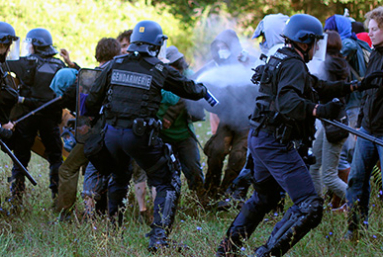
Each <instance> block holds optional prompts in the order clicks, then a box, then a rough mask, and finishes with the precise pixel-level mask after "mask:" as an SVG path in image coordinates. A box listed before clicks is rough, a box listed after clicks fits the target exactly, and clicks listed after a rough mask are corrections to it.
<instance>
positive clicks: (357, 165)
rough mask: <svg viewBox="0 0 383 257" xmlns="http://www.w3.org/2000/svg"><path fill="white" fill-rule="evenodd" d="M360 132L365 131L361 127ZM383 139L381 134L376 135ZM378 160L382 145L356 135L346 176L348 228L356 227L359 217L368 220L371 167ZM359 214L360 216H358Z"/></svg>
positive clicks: (380, 157) (381, 156)
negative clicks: (349, 218) (348, 172)
mask: <svg viewBox="0 0 383 257" xmlns="http://www.w3.org/2000/svg"><path fill="white" fill-rule="evenodd" d="M360 131H361V132H364V133H367V132H366V130H364V129H363V128H361V129H360ZM378 138H379V139H383V136H380V137H378ZM378 160H380V164H381V168H382V164H383V147H382V146H379V145H377V144H374V143H372V142H371V141H368V140H366V139H363V138H360V137H358V139H357V140H356V146H355V152H354V157H353V161H352V165H351V171H350V175H349V177H348V188H347V194H346V197H347V202H348V206H349V207H350V209H351V215H349V216H350V217H351V218H352V221H351V220H350V224H349V230H354V229H356V228H357V227H358V225H359V222H360V218H362V219H363V220H364V221H367V220H368V205H369V201H370V177H371V172H372V169H373V167H374V166H375V164H376V162H377V161H378ZM360 214H361V217H360V216H359V215H360Z"/></svg>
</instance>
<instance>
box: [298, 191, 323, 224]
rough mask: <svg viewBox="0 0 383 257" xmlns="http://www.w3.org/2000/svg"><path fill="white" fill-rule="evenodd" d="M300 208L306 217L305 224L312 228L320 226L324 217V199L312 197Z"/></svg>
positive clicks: (300, 205) (301, 204)
mask: <svg viewBox="0 0 383 257" xmlns="http://www.w3.org/2000/svg"><path fill="white" fill-rule="evenodd" d="M298 206H299V210H300V211H301V212H302V213H303V214H304V215H305V223H306V224H307V225H309V226H310V227H311V228H315V227H316V226H318V224H319V223H320V222H321V220H322V216H323V199H322V198H320V197H310V198H308V199H306V200H305V201H303V202H301V203H300V204H299V205H298Z"/></svg>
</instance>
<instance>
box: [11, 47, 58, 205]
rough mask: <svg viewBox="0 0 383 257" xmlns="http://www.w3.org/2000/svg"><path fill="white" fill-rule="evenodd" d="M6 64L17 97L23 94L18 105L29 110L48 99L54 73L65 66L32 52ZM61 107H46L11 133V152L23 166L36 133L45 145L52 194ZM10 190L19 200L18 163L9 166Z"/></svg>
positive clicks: (55, 182)
mask: <svg viewBox="0 0 383 257" xmlns="http://www.w3.org/2000/svg"><path fill="white" fill-rule="evenodd" d="M8 64H9V67H10V69H11V71H12V72H14V73H15V74H16V76H17V78H18V79H20V82H21V85H22V88H21V90H20V96H22V97H25V100H24V102H23V103H22V106H23V107H24V108H25V109H26V111H32V110H34V109H35V108H37V107H39V106H40V105H41V104H43V103H44V102H47V101H49V100H52V99H53V98H54V97H55V93H54V92H53V91H52V89H50V88H49V86H50V83H51V81H52V79H53V77H54V75H55V74H56V72H57V71H58V70H59V69H61V68H63V67H65V64H64V63H63V62H62V61H61V60H60V59H57V58H53V57H46V56H42V55H40V54H32V55H30V56H27V57H22V58H20V59H19V60H17V61H8ZM24 114H25V113H24ZM61 115H62V110H61V108H60V107H59V106H56V107H54V106H53V107H49V108H46V109H43V110H42V111H40V112H38V113H36V114H35V115H33V116H30V117H29V118H27V119H25V120H23V121H21V122H20V123H18V124H17V125H16V131H15V133H14V153H15V155H16V157H17V158H18V159H19V160H20V162H21V163H22V164H23V165H24V166H27V165H28V163H29V160H30V158H31V147H32V145H33V143H34V141H35V137H36V135H37V134H38V133H39V135H40V137H41V140H42V142H43V144H44V146H45V149H46V150H45V153H46V155H47V159H48V161H49V164H50V174H49V176H50V185H49V188H50V189H51V191H52V197H55V195H56V194H57V192H58V169H59V167H60V165H61V163H62V142H61V138H60V130H59V124H60V122H61ZM11 181H12V186H11V193H12V196H13V197H16V199H17V200H20V199H21V197H22V192H23V191H24V189H25V184H24V181H25V178H24V175H22V173H21V172H20V170H19V167H18V166H15V165H14V166H13V169H12V178H11Z"/></svg>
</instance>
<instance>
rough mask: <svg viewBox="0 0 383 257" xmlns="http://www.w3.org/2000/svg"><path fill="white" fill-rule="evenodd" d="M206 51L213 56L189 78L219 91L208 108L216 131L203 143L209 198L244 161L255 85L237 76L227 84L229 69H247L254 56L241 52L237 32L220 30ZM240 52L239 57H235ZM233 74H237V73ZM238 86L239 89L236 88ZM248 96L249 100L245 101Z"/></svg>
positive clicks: (222, 188)
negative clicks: (215, 119) (216, 103)
mask: <svg viewBox="0 0 383 257" xmlns="http://www.w3.org/2000/svg"><path fill="white" fill-rule="evenodd" d="M210 52H211V54H212V56H213V59H212V60H211V61H209V62H208V63H207V64H205V65H204V66H203V67H202V68H201V69H200V70H199V71H197V72H196V73H195V74H194V75H193V77H195V78H199V79H200V80H201V81H204V79H207V80H209V82H210V83H209V89H210V90H212V92H214V93H217V94H219V95H218V96H217V97H219V99H220V102H221V103H220V105H219V106H217V108H214V110H208V111H212V112H214V113H215V114H217V115H218V118H219V125H218V128H217V131H216V133H215V134H214V135H213V136H212V137H211V138H210V139H209V140H208V141H207V142H206V144H205V146H204V153H205V154H206V155H207V157H208V160H207V165H208V167H207V172H206V180H205V189H206V190H207V194H208V196H209V197H211V198H217V197H218V196H219V195H221V194H223V193H224V192H225V191H226V189H227V188H228V187H229V185H230V184H231V182H232V181H233V180H234V179H235V178H236V177H237V176H238V174H239V172H240V171H241V169H242V167H243V165H244V164H245V160H246V151H247V134H248V131H249V125H248V121H247V119H248V115H249V114H250V111H249V110H250V109H251V108H252V104H253V99H254V98H253V96H254V97H255V93H256V92H255V91H256V88H255V87H254V86H253V85H251V84H250V82H249V81H246V82H245V83H246V84H245V85H244V84H243V81H240V79H236V80H237V81H235V82H234V83H230V82H231V80H230V78H232V77H233V74H232V73H229V72H235V71H237V70H239V69H242V70H246V69H247V70H248V71H249V72H251V70H250V65H252V64H253V63H254V61H255V59H254V57H252V56H250V55H248V54H244V51H243V48H242V46H241V43H240V41H239V38H238V36H237V34H236V33H235V31H233V30H230V29H228V30H224V31H222V32H221V33H220V34H219V35H218V36H217V37H216V38H215V39H214V41H213V42H212V43H211V45H210ZM241 54H242V55H243V59H241V58H239V57H240V56H241ZM236 75H237V76H238V74H236ZM209 76H210V77H211V78H210V79H209ZM215 77H219V78H218V79H219V80H225V79H226V81H225V82H226V84H222V83H221V82H220V81H218V79H214V78H215ZM233 80H235V79H233ZM229 81H230V82H229ZM228 83H229V84H228ZM241 86H243V87H241ZM241 88H242V90H238V89H241ZM245 88H246V89H245ZM245 91H246V94H245ZM250 98H251V100H250V101H247V99H250ZM248 102H250V103H249V104H250V106H247V105H246V104H247V103H248ZM244 109H246V110H244ZM227 155H228V164H227V168H226V169H225V171H224V173H225V175H224V178H223V179H221V176H222V169H223V166H224V165H223V164H224V160H225V158H226V156H227Z"/></svg>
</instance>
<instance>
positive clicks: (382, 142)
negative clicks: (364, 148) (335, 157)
mask: <svg viewBox="0 0 383 257" xmlns="http://www.w3.org/2000/svg"><path fill="white" fill-rule="evenodd" d="M319 119H320V120H322V121H324V122H327V123H330V124H332V125H334V126H336V127H338V128H341V129H344V130H346V131H348V132H350V133H351V134H354V135H357V136H358V137H361V138H363V139H366V140H368V141H371V142H373V143H375V144H378V145H380V146H383V140H382V139H379V138H376V137H374V136H371V135H369V134H367V133H364V132H361V131H359V130H356V129H353V128H351V127H349V126H347V125H345V124H343V123H341V122H339V121H337V120H329V119H325V118H319Z"/></svg>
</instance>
